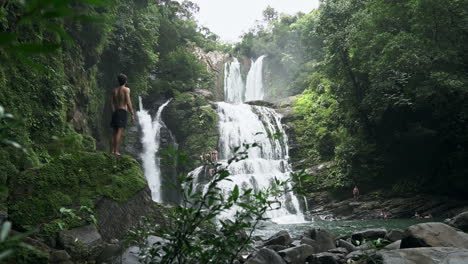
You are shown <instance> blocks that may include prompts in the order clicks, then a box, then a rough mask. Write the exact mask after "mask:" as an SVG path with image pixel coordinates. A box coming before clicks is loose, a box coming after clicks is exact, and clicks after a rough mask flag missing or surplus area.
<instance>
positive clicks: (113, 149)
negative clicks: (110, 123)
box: [110, 128, 117, 154]
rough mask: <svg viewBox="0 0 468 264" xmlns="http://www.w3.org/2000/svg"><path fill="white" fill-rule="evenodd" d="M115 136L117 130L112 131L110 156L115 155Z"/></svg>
mask: <svg viewBox="0 0 468 264" xmlns="http://www.w3.org/2000/svg"><path fill="white" fill-rule="evenodd" d="M116 135H117V129H116V128H113V129H112V136H111V140H110V151H111V153H112V154H115V136H116Z"/></svg>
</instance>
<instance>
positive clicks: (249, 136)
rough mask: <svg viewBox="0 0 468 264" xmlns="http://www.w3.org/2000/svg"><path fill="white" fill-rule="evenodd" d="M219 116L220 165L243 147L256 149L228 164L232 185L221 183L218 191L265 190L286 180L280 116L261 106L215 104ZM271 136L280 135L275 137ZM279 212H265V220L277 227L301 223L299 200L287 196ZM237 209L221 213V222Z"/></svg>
mask: <svg viewBox="0 0 468 264" xmlns="http://www.w3.org/2000/svg"><path fill="white" fill-rule="evenodd" d="M217 106H218V107H217V109H218V115H219V132H220V142H219V153H220V159H221V163H226V160H227V159H229V158H231V157H232V155H233V153H232V149H233V148H235V147H237V146H241V145H242V144H243V143H254V142H255V143H257V144H258V146H259V147H255V148H251V149H249V150H248V158H247V159H245V160H242V161H239V162H234V163H232V164H231V165H230V166H229V167H228V170H229V172H230V173H231V177H230V179H231V180H232V181H221V182H220V183H219V187H220V189H221V191H222V192H223V193H224V194H225V195H228V194H229V193H230V192H231V191H232V189H233V188H234V186H235V185H238V186H239V187H240V188H253V189H254V190H262V189H266V188H268V187H269V186H271V185H272V184H273V183H274V179H275V178H277V179H279V180H282V181H284V180H287V179H289V178H290V172H291V167H290V165H289V163H288V158H289V156H288V139H287V136H286V133H285V131H284V128H283V126H282V124H281V118H280V116H279V115H278V114H277V113H276V112H275V111H274V110H273V109H270V108H267V107H262V106H251V105H247V104H236V105H234V104H229V103H224V102H220V103H218V104H217ZM275 135H281V136H279V137H277V136H275ZM278 202H280V203H281V205H282V206H281V208H279V209H276V210H272V211H268V212H267V216H268V217H269V218H271V219H272V220H273V221H275V222H277V223H291V222H303V221H304V216H303V214H302V213H301V210H300V205H299V200H298V198H297V197H296V196H295V195H294V194H292V193H288V194H286V195H285V196H283V197H280V198H279V199H278ZM236 210H237V208H232V210H230V211H228V212H224V213H223V214H222V215H221V218H232V217H234V214H235V211H236Z"/></svg>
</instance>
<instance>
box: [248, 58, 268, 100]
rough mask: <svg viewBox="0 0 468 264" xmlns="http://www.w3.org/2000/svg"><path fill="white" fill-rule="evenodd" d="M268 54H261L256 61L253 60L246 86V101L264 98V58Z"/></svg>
mask: <svg viewBox="0 0 468 264" xmlns="http://www.w3.org/2000/svg"><path fill="white" fill-rule="evenodd" d="M265 57H266V56H265V55H263V56H260V57H259V58H258V59H257V60H256V61H255V62H252V66H251V67H250V70H249V73H248V74H247V82H246V88H245V101H255V100H263V98H264V96H265V92H264V90H263V72H262V71H263V59H264V58H265Z"/></svg>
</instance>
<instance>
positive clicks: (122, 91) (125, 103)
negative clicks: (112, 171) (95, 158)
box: [110, 73, 135, 156]
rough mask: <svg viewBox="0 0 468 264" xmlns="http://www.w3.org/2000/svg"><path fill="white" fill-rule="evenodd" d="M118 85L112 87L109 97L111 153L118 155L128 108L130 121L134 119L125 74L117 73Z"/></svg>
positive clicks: (125, 125)
mask: <svg viewBox="0 0 468 264" xmlns="http://www.w3.org/2000/svg"><path fill="white" fill-rule="evenodd" d="M117 81H118V82H119V86H118V87H116V88H114V90H113V91H112V97H111V107H112V120H111V124H110V125H111V127H112V129H113V131H112V137H111V146H110V148H111V153H112V154H115V155H117V156H120V151H119V149H120V142H121V141H122V135H123V131H124V129H125V127H127V111H128V110H130V114H131V117H132V121H133V120H135V115H134V112H133V107H132V101H131V100H130V88H128V87H126V85H127V76H126V75H125V74H122V73H121V74H119V75H118V76H117Z"/></svg>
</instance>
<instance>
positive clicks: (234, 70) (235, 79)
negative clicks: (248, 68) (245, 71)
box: [224, 58, 244, 103]
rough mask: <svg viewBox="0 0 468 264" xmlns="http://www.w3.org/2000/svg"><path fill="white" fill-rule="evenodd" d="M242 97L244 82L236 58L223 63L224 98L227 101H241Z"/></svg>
mask: <svg viewBox="0 0 468 264" xmlns="http://www.w3.org/2000/svg"><path fill="white" fill-rule="evenodd" d="M243 97H244V82H243V81H242V75H241V71H240V63H239V60H237V58H234V60H233V61H232V62H231V63H226V64H225V65H224V98H225V101H226V102H229V103H241V102H243Z"/></svg>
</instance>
